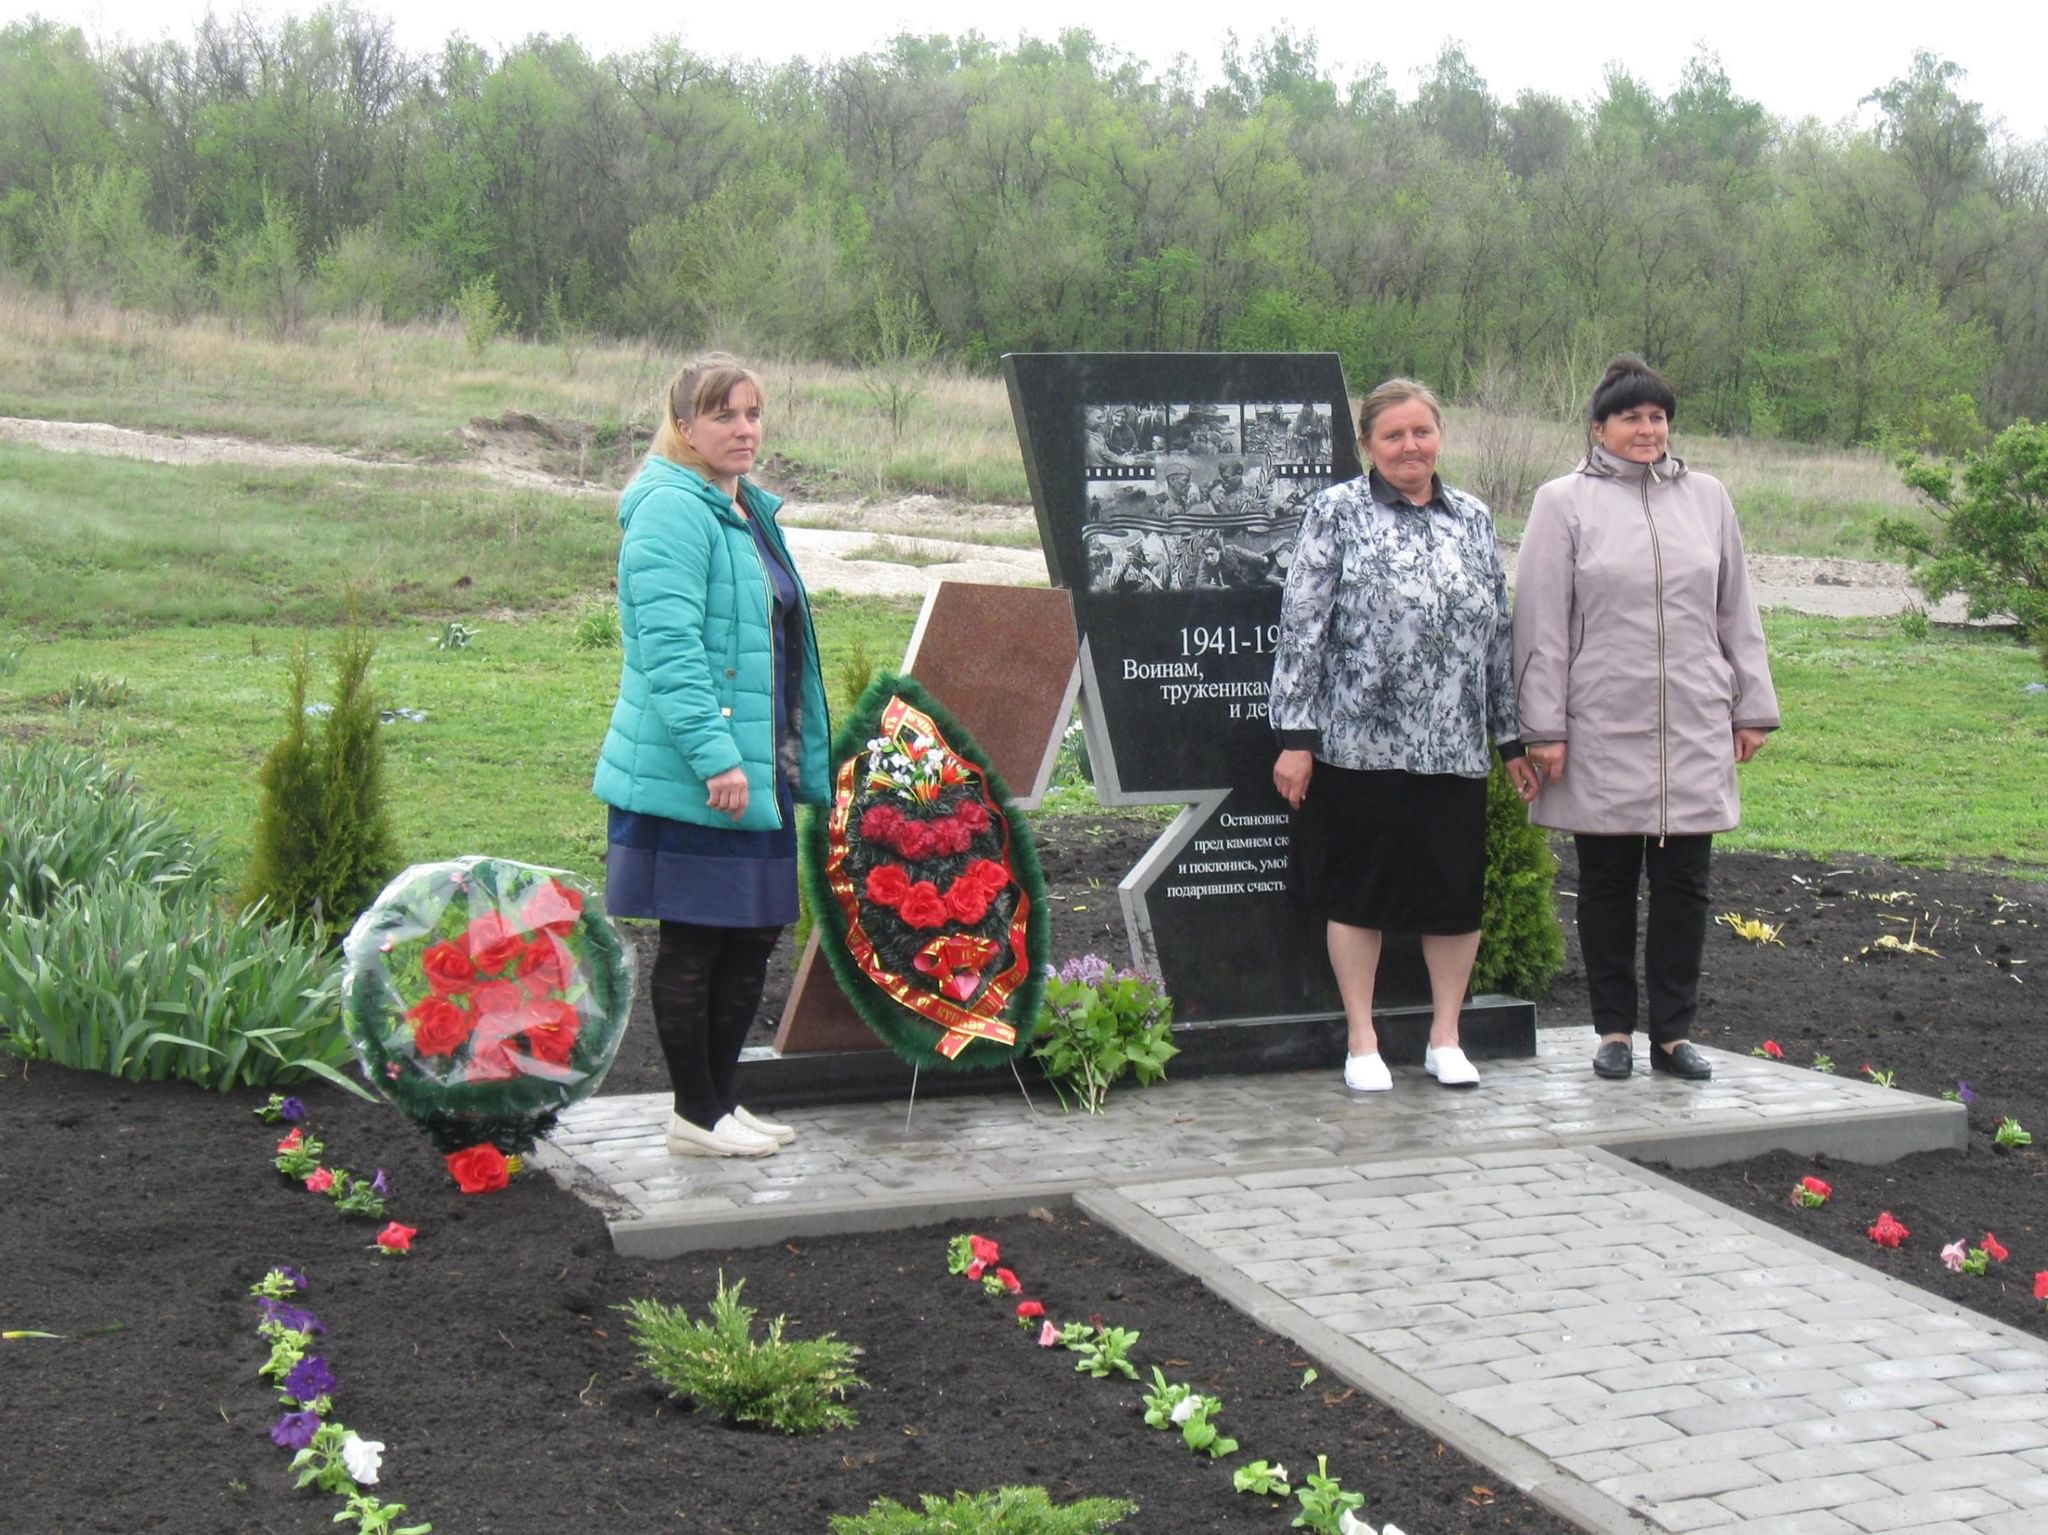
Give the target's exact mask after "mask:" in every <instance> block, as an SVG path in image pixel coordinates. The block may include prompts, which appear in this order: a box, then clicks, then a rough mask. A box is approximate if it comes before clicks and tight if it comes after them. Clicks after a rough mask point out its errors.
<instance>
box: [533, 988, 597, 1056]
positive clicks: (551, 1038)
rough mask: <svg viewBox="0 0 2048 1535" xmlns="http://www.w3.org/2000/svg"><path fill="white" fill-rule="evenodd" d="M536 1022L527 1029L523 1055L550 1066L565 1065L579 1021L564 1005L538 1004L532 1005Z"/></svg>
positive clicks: (580, 1022)
mask: <svg viewBox="0 0 2048 1535" xmlns="http://www.w3.org/2000/svg"><path fill="white" fill-rule="evenodd" d="M534 1013H535V1015H536V1017H537V1022H536V1023H535V1024H534V1026H533V1027H532V1028H530V1029H529V1030H527V1034H526V1048H527V1052H528V1053H529V1054H530V1055H532V1056H533V1058H534V1059H535V1060H537V1061H545V1062H546V1063H547V1064H548V1065H550V1066H567V1065H568V1064H569V1052H570V1051H572V1050H574V1049H575V1048H576V1033H577V1031H578V1030H579V1029H581V1028H582V1027H583V1020H582V1019H581V1018H579V1017H578V1016H577V1015H576V1009H575V1008H573V1007H571V1006H570V1005H569V1004H568V1003H566V1002H542V1003H539V1004H537V1005H536V1006H535V1008H534Z"/></svg>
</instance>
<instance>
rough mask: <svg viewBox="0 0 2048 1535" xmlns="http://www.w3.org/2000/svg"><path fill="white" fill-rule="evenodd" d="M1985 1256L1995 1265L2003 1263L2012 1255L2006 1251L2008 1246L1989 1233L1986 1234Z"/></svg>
mask: <svg viewBox="0 0 2048 1535" xmlns="http://www.w3.org/2000/svg"><path fill="white" fill-rule="evenodd" d="M1984 1256H1985V1257H1987V1258H1989V1259H1990V1260H1991V1261H1992V1262H1993V1263H2003V1262H2005V1260H2006V1259H2007V1258H2010V1257H2011V1256H2012V1254H2011V1253H2010V1252H2008V1251H2006V1246H2005V1244H2004V1243H2003V1242H2001V1241H1999V1240H1998V1238H1997V1237H1995V1236H1993V1235H1992V1234H1991V1233H1990V1232H1988V1231H1987V1232H1985V1233H1984Z"/></svg>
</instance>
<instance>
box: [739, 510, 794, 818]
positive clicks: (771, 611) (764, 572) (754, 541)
mask: <svg viewBox="0 0 2048 1535" xmlns="http://www.w3.org/2000/svg"><path fill="white" fill-rule="evenodd" d="M732 504H733V508H734V510H736V511H737V512H738V513H739V514H740V523H741V528H740V531H741V532H743V533H745V534H746V536H747V548H748V549H749V550H750V551H752V553H753V556H754V568H755V569H756V570H758V571H760V572H761V597H762V600H763V601H764V602H765V603H766V604H767V613H768V715H769V718H768V787H769V788H770V789H771V790H773V791H774V794H775V804H774V810H775V824H776V825H777V826H778V827H780V826H781V825H782V743H781V742H780V741H778V740H776V738H775V717H774V716H775V638H776V636H775V580H774V578H773V577H772V576H770V575H769V574H768V561H767V560H766V559H765V558H764V557H763V556H762V554H761V541H760V539H758V538H756V537H755V536H754V513H753V510H752V508H750V507H748V506H747V505H746V504H745V503H744V502H743V501H741V500H740V497H739V494H738V493H737V491H736V492H735V494H734V496H733V498H732ZM735 617H737V615H735ZM733 636H734V639H733V644H734V645H735V646H737V645H738V644H739V639H738V636H739V625H738V624H737V623H735V624H734V625H733ZM783 664H784V667H785V669H786V668H787V666H788V658H787V657H785V658H784V661H783ZM784 681H785V683H786V682H787V678H785V679H784Z"/></svg>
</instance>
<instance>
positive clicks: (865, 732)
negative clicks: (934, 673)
mask: <svg viewBox="0 0 2048 1535" xmlns="http://www.w3.org/2000/svg"><path fill="white" fill-rule="evenodd" d="M833 760H834V761H835V762H837V763H838V764H839V766H838V771H837V773H836V775H835V778H834V783H833V799H832V806H831V809H830V811H829V812H826V813H823V814H820V815H816V816H813V817H812V818H811V819H810V821H809V823H808V824H807V825H806V827H805V835H804V844H803V851H804V879H805V885H806V890H807V892H808V894H809V896H810V906H811V911H812V914H813V916H814V917H815V919H816V921H817V922H818V924H819V927H820V929H821V934H822V937H821V943H820V947H821V948H822V949H823V951H824V953H825V957H826V960H827V962H828V963H829V964H830V965H831V966H832V970H833V973H834V974H835V975H836V976H837V977H838V978H839V985H840V989H841V990H842V991H844V992H845V993H846V995H847V997H848V998H849V999H850V1000H851V1001H852V1002H853V1005H854V1007H855V1008H856V1009H857V1010H858V1011H859V1013H860V1015H861V1017H862V1018H863V1019H865V1020H866V1022H867V1024H868V1026H869V1027H870V1028H872V1029H873V1030H874V1031H875V1033H876V1034H878V1035H879V1036H881V1038H882V1040H883V1041H884V1042H885V1043H886V1044H888V1046H889V1047H890V1048H891V1049H893V1050H894V1051H895V1052H896V1053H897V1054H898V1055H901V1056H902V1057H904V1058H905V1059H906V1060H909V1061H911V1062H914V1063H915V1064H917V1065H920V1066H950V1067H957V1068H962V1069H967V1068H972V1067H976V1066H992V1065H1001V1064H1002V1063H1003V1062H1005V1061H1008V1060H1011V1059H1012V1058H1013V1057H1015V1056H1018V1055H1020V1054H1022V1053H1023V1052H1024V1050H1025V1048H1026V1047H1027V1044H1028V1042H1029V1037H1030V1034H1031V1029H1032V1026H1033V1025H1034V1024H1035V1022H1036V1021H1037V1017H1038V1005H1039V998H1040V995H1041V993H1042V992H1043V991H1044V987H1045V982H1044V971H1045V966H1046V956H1047V953H1048V951H1049V949H1050V946H1051V930H1050V927H1049V925H1048V923H1047V919H1046V913H1045V891H1044V882H1043V879H1042V877H1041V876H1040V874H1039V869H1038V858H1037V855H1036V853H1035V852H1034V851H1033V849H1032V845H1031V833H1030V829H1029V828H1028V827H1027V825H1026V824H1025V821H1024V818H1023V816H1022V815H1021V814H1020V813H1018V811H1017V810H1016V809H1015V808H1014V807H1013V806H1012V805H1011V804H1010V798H1009V795H1008V793H1007V792H1006V791H1005V790H1004V788H1003V786H1002V783H1001V781H1000V780H999V779H998V778H997V777H996V775H995V773H994V772H993V771H992V770H991V769H990V768H989V767H988V765H987V762H986V760H985V759H984V758H983V756H982V753H981V751H980V749H979V748H978V747H976V746H975V744H974V742H973V740H972V739H971V738H970V737H969V736H968V735H967V732H966V731H965V730H964V729H962V728H961V726H960V724H959V722H958V721H956V720H954V719H953V718H952V717H951V716H950V715H949V714H947V712H946V711H945V709H944V708H943V707H942V706H941V705H940V704H939V703H938V701H937V700H936V699H934V698H933V697H932V696H931V695H930V694H929V693H927V692H926V691H925V689H924V688H923V687H921V686H920V685H919V684H918V683H917V682H916V681H915V680H914V679H912V678H910V677H904V676H898V675H895V674H891V673H885V674H883V675H882V676H881V677H878V678H877V679H876V680H875V682H874V683H873V684H872V685H871V686H870V687H869V688H868V690H867V692H866V693H865V694H864V695H862V697H861V700H860V702H859V703H858V704H856V705H855V706H854V712H853V718H852V719H851V720H849V721H847V722H846V724H844V725H843V726H842V727H841V729H840V732H839V738H838V741H837V743H836V744H835V746H834V750H833Z"/></svg>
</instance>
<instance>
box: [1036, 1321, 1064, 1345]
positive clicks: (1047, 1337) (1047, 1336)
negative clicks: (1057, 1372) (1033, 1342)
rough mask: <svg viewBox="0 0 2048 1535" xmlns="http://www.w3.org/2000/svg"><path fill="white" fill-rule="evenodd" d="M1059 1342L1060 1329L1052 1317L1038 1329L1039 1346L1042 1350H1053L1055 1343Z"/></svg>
mask: <svg viewBox="0 0 2048 1535" xmlns="http://www.w3.org/2000/svg"><path fill="white" fill-rule="evenodd" d="M1059 1341H1060V1330H1059V1327H1058V1325H1057V1324H1056V1323H1054V1322H1053V1320H1052V1319H1051V1318H1050V1317H1048V1318H1047V1319H1046V1320H1045V1322H1044V1323H1043V1324H1042V1325H1041V1326H1040V1327H1039V1329H1038V1346H1039V1347H1040V1348H1051V1347H1052V1346H1053V1345H1054V1344H1055V1343H1057V1342H1059Z"/></svg>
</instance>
